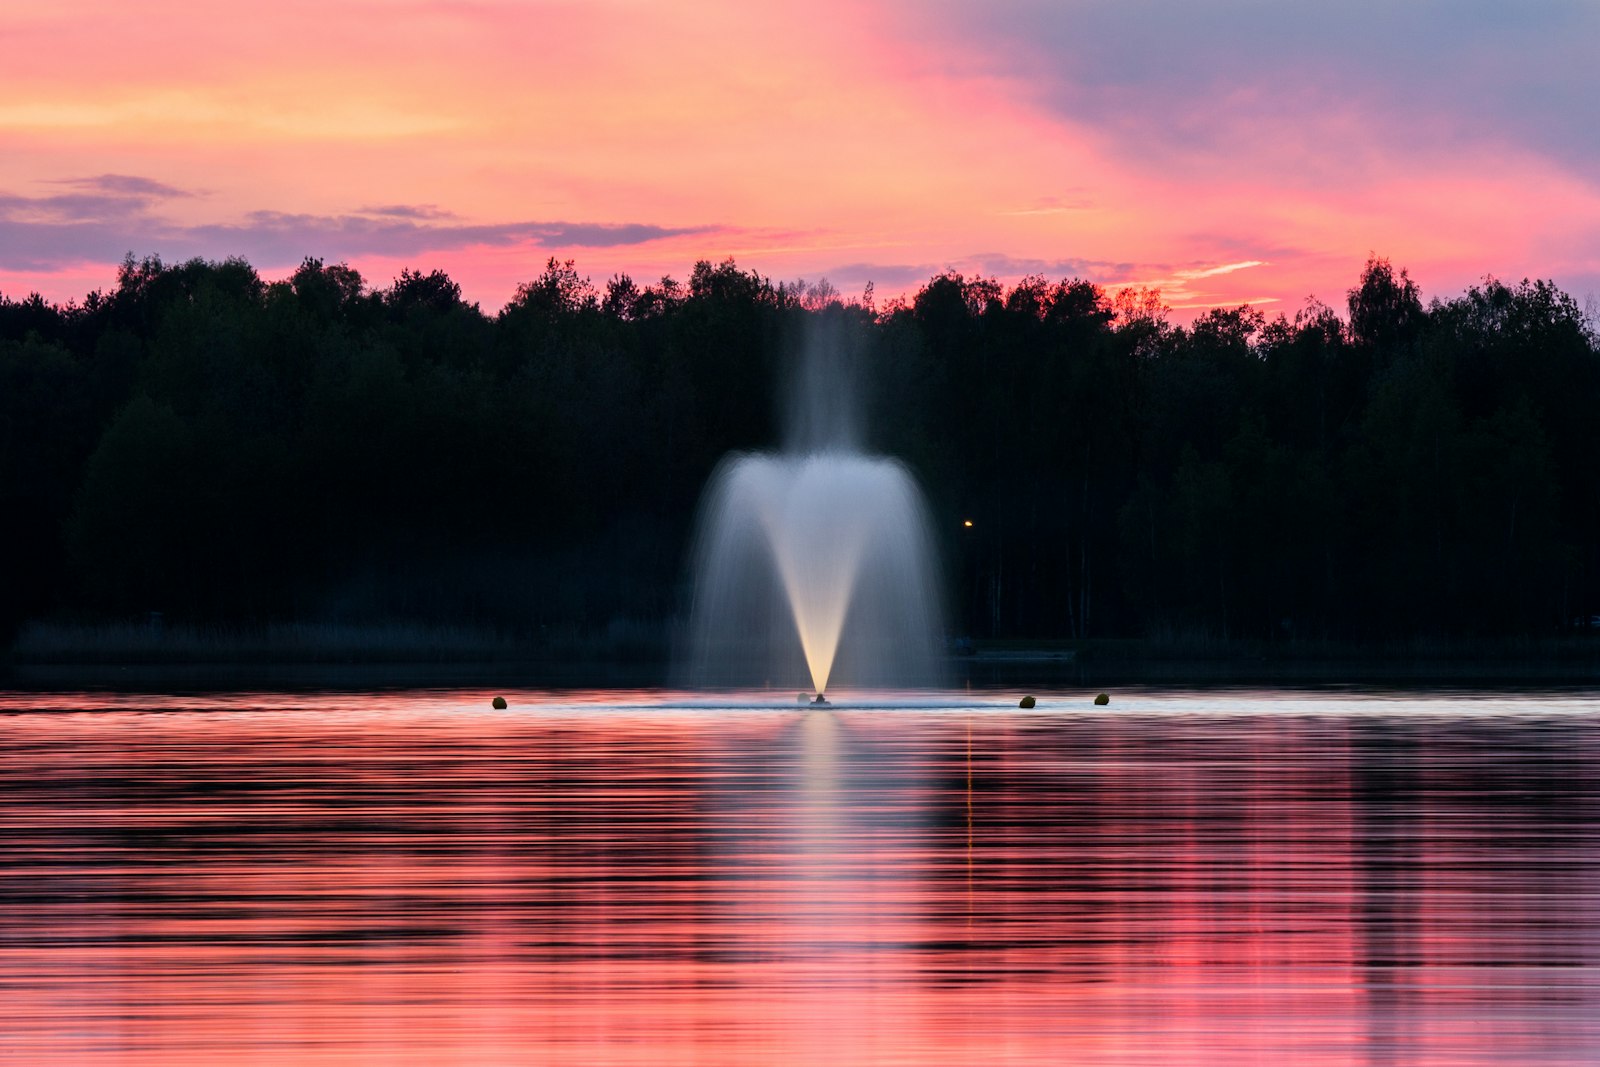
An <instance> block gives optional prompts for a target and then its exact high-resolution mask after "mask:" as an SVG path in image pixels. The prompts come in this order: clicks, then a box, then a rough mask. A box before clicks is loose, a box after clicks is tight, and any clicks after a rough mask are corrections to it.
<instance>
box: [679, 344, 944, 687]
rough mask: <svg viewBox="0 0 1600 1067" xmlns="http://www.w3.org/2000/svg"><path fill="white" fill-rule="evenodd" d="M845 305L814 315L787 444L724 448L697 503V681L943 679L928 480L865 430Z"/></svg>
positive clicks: (819, 683)
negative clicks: (727, 452)
mask: <svg viewBox="0 0 1600 1067" xmlns="http://www.w3.org/2000/svg"><path fill="white" fill-rule="evenodd" d="M855 366H856V361H855V360H853V359H852V358H851V350H850V348H849V346H848V345H847V344H846V343H845V341H844V337H843V328H842V327H841V326H840V325H839V323H838V322H837V318H836V317H835V319H833V320H830V319H829V318H828V317H827V316H824V317H823V319H822V321H820V322H818V323H814V324H813V327H812V332H811V335H810V336H809V337H808V339H807V344H806V345H805V346H804V349H803V351H802V353H801V355H800V357H799V360H798V374H797V379H798V380H797V381H796V382H795V383H794V388H792V389H791V391H790V400H791V403H790V405H789V410H788V419H787V422H786V427H785V437H784V447H783V449H782V450H780V451H778V452H774V453H745V454H735V455H732V456H729V457H728V458H727V459H726V460H724V461H723V463H722V464H721V466H719V467H718V469H717V471H716V473H715V474H714V475H713V476H712V479H711V482H710V484H709V486H708V488H707V490H706V496H705V499H704V502H703V503H702V506H701V514H700V529H699V536H698V539H697V550H696V558H695V599H694V608H693V613H692V618H691V640H692V653H693V665H692V673H691V681H692V682H693V683H694V684H696V685H702V686H742V685H776V686H785V687H789V688H791V689H792V688H793V687H795V686H797V685H799V684H801V682H802V681H804V680H809V683H810V686H811V691H812V692H814V693H815V694H816V697H817V702H819V703H821V702H824V701H823V694H824V693H826V692H827V691H828V689H829V687H830V686H835V687H837V686H840V685H843V686H849V687H921V686H933V685H937V684H939V683H940V682H941V681H942V673H943V672H942V670H941V668H940V656H939V649H938V635H939V632H940V596H939V586H938V582H937V578H936V568H935V566H934V551H933V546H932V541H931V539H930V537H929V533H928V521H927V516H926V512H925V508H924V505H923V502H922V494H921V492H920V491H919V490H918V489H917V485H916V482H915V480H914V479H913V478H912V477H911V475H910V473H909V472H908V471H907V470H906V468H905V467H904V465H902V464H901V463H900V462H899V461H897V460H894V459H891V458H888V457H884V456H877V455H871V454H869V453H868V452H866V451H865V449H864V448H863V446H862V444H861V438H860V432H859V431H860V419H859V416H858V406H857V396H856V392H857V391H856V389H855V388H854V379H855V375H854V373H853V372H854V369H855Z"/></svg>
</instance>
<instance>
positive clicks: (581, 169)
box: [0, 0, 1600, 314]
mask: <svg viewBox="0 0 1600 1067" xmlns="http://www.w3.org/2000/svg"><path fill="white" fill-rule="evenodd" d="M1283 7H1284V5H1281V4H1267V3H1265V2H1260V0H1230V2H1228V3H1226V4H1223V3H1220V2H1219V3H1215V4H1210V5H1208V4H1199V5H1195V4H1179V3H1178V2H1177V0H1171V2H1170V3H1160V2H1155V0H1128V2H1125V3H1121V4H1117V5H1112V4H1110V3H1087V2H1078V0H1056V2H1046V0H1007V2H1006V3H1004V4H1001V5H1000V7H998V8H996V7H994V6H993V5H979V4H976V3H966V2H958V0H900V2H886V3H880V4H877V5H875V6H874V7H872V8H871V10H870V12H868V11H863V9H861V8H860V7H859V6H857V5H847V4H839V3H834V2H831V0H815V2H813V3H811V4H808V5H805V6H804V7H800V8H796V7H793V6H783V7H773V6H770V5H752V4H744V3H732V2H724V0H708V2H700V3H695V4H666V3H654V2H645V0H589V2H582V3H578V2H570V3H544V2H510V0H479V2H473V3H435V2H423V0H418V2H410V3H407V2H397V0H345V2H334V3H330V2H327V0H323V2H315V3H313V2H309V0H284V2H280V3H277V4H274V5H261V6H259V7H257V6H250V7H245V6H243V5H240V6H238V7H233V6H232V5H230V6H229V9H228V10H225V11H224V10H215V11H205V13H203V14H196V12H197V11H199V10H201V9H195V8H194V7H193V6H192V5H183V6H182V7H180V6H179V5H177V4H172V3H167V2H165V0H152V2H150V3H146V4H141V5H125V4H111V3H104V2H99V0H57V2H55V3H53V4H51V5H33V6H32V7H31V9H30V8H23V7H13V8H12V9H11V10H10V11H8V12H6V13H4V14H0V44H3V47H4V49H5V54H6V56H7V62H6V65H5V69H4V71H3V72H0V89H3V90H4V91H3V92H0V292H4V293H5V294H6V295H8V296H12V297H20V296H22V295H24V294H26V293H27V292H28V291H30V290H37V291H39V292H41V293H43V294H44V295H45V296H46V297H48V298H50V299H53V300H66V299H70V298H74V297H81V296H82V295H83V294H84V293H85V292H87V291H88V290H90V289H92V288H97V287H105V286H108V285H110V284H112V282H113V278H114V271H115V265H116V263H117V262H118V261H119V260H120V259H121V258H122V255H123V254H124V253H126V252H130V251H131V252H133V253H135V254H137V255H146V254H151V253H155V254H159V255H161V256H162V257H163V258H165V259H167V260H169V261H171V260H181V259H184V258H188V257H190V256H193V255H204V256H206V257H208V258H220V257H223V256H227V255H242V256H244V257H246V258H247V259H249V260H250V261H251V262H252V263H254V264H255V265H256V266H257V267H258V268H259V269H260V270H261V271H262V273H263V274H264V275H266V276H267V277H269V278H270V277H276V276H280V275H282V274H283V273H285V272H286V271H287V270H289V269H291V268H293V267H294V266H295V265H296V264H297V263H298V262H299V261H300V260H301V259H302V258H303V257H304V256H307V255H315V256H319V257H321V258H323V259H325V260H328V261H338V260H344V261H347V262H349V263H351V264H352V265H354V266H356V267H357V268H359V269H360V270H361V271H362V273H363V274H364V275H365V276H366V277H367V279H368V280H369V282H371V283H373V284H375V285H385V284H387V283H388V282H389V281H390V280H392V279H393V277H394V276H395V274H397V273H398V272H399V270H400V268H402V267H406V266H409V267H416V268H420V269H433V268H442V269H444V270H446V271H448V272H449V273H450V274H451V275H452V276H453V277H455V278H456V279H457V280H458V281H460V282H461V283H462V285H463V287H464V289H465V290H466V292H467V295H468V296H469V297H470V298H471V299H474V300H477V301H480V302H481V303H482V304H483V305H484V307H485V308H486V309H491V310H492V309H494V308H498V307H499V306H500V305H501V304H502V303H504V302H505V300H506V299H508V298H509V297H510V295H511V294H512V292H513V290H514V289H515V287H516V285H517V283H518V282H521V281H525V280H528V279H530V278H532V277H534V276H535V275H537V274H538V273H539V271H540V270H541V268H542V266H543V264H544V262H545V260H546V259H547V258H549V257H550V256H556V257H559V258H561V259H567V258H571V259H574V260H576V261H577V265H578V267H579V269H580V271H582V272H583V273H585V274H587V275H589V276H591V277H592V278H593V279H594V280H595V281H596V282H597V283H599V282H603V281H604V280H605V279H606V278H607V277H609V276H610V275H611V274H613V273H617V272H626V273H629V274H631V275H632V276H633V277H635V278H636V279H638V280H640V281H649V280H654V279H656V278H658V277H660V276H661V275H663V274H673V275H675V276H678V277H680V278H682V277H684V276H685V275H687V274H688V272H689V269H690V268H691V266H692V265H693V263H694V262H695V261H696V260H698V259H711V260H714V261H720V260H722V259H724V258H727V257H730V256H731V257H733V258H734V259H735V260H736V261H737V262H738V263H739V264H740V266H742V267H744V268H746V269H752V270H756V271H759V272H760V273H762V274H765V275H768V276H770V277H772V278H774V279H777V280H794V279H800V278H804V279H806V280H808V281H816V280H818V279H820V278H827V279H828V280H829V281H831V282H832V283H833V284H834V285H835V286H837V287H838V288H839V289H840V290H841V291H843V292H844V293H846V294H854V293H859V292H860V291H861V288H862V287H863V286H864V285H865V283H866V282H867V281H869V280H870V281H872V282H874V283H875V287H876V291H877V293H878V295H879V297H880V298H883V297H886V296H893V295H896V294H900V293H905V292H909V291H914V290H915V289H916V288H917V287H918V286H919V285H920V284H921V283H922V282H924V281H926V280H927V279H928V277H930V276H931V275H933V274H934V273H937V272H938V271H940V270H943V269H946V268H955V269H957V270H961V271H964V272H967V273H973V272H981V273H983V274H986V275H994V276H998V277H999V278H1000V279H1001V280H1003V281H1006V282H1010V281H1014V280H1015V279H1017V278H1018V277H1021V276H1022V275H1024V274H1029V273H1041V274H1044V275H1046V276H1047V277H1050V278H1052V279H1055V278H1061V277H1067V276H1076V277H1084V278H1088V279H1089V280H1092V281H1095V282H1099V283H1101V284H1104V285H1107V286H1110V287H1115V286H1117V285H1119V284H1127V283H1136V284H1143V285H1150V286H1156V287H1159V288H1160V289H1161V290H1162V292H1163V295H1164V296H1165V298H1166V300H1167V301H1168V302H1169V303H1170V304H1172V305H1173V306H1174V307H1176V308H1179V309H1191V310H1192V309H1194V308H1198V307H1204V306H1207V305H1215V304H1229V305H1231V304H1237V303H1239V302H1243V301H1250V302H1258V303H1260V305H1261V306H1262V307H1263V309H1264V310H1267V311H1269V312H1273V311H1277V310H1283V311H1285V312H1288V313H1291V314H1292V313H1293V311H1294V310H1295V309H1296V308H1298V307H1300V306H1301V305H1302V304H1303V303H1304V301H1305V299H1306V298H1307V297H1308V296H1311V295H1316V296H1317V297H1320V298H1321V299H1322V300H1324V301H1326V302H1327V303H1329V304H1332V305H1334V306H1335V307H1342V305H1343V298H1344V292H1345V290H1346V289H1348V288H1349V287H1350V285H1351V284H1353V283H1354V281H1355V280H1356V278H1357V276H1358V274H1359V272H1360V269H1361V265H1362V263H1363V262H1364V261H1365V259H1366V258H1367V256H1368V254H1369V253H1374V252H1375V253H1377V254H1379V255H1385V256H1388V257H1390V258H1391V259H1392V260H1393V261H1394V262H1395V263H1396V264H1397V265H1402V266H1405V267H1407V268H1409V269H1410V271H1411V273H1412V275H1413V276H1414V277H1415V278H1417V279H1418V281H1419V282H1420V283H1421V284H1422V285H1423V287H1424V290H1425V292H1427V293H1429V294H1430V295H1433V294H1437V295H1443V296H1450V295H1453V294H1455V293H1457V292H1459V291H1460V290H1461V289H1462V288H1464V287H1465V286H1467V285H1469V284H1471V283H1473V282H1474V281H1476V280H1478V279H1479V278H1481V277H1482V276H1484V275H1485V274H1493V275H1495V276H1497V277H1501V278H1504V279H1507V280H1513V281H1514V280H1519V279H1520V278H1522V277H1524V276H1533V277H1547V278H1551V279H1553V280H1554V281H1555V282H1556V283H1557V284H1558V285H1560V286H1562V287H1563V288H1565V289H1567V290H1568V291H1569V292H1571V293H1573V295H1574V296H1576V297H1577V298H1578V299H1579V301H1580V302H1582V301H1583V300H1584V299H1585V298H1586V297H1588V296H1589V295H1590V294H1592V293H1594V292H1596V291H1597V290H1600V179H1597V178H1596V175H1600V138H1597V135H1596V134H1595V132H1594V130H1593V126H1592V122H1591V121H1590V118H1589V115H1588V112H1589V110H1590V104H1589V102H1590V101H1592V100H1593V99H1596V98H1600V75H1596V74H1595V73H1593V72H1592V68H1593V67H1594V66H1595V65H1594V64H1592V62H1590V60H1589V59H1588V58H1586V57H1592V56H1593V55H1595V54H1600V32H1597V27H1600V17H1597V16H1596V15H1594V14H1593V13H1592V12H1593V7H1592V5H1585V4H1583V3H1581V2H1577V0H1572V2H1563V0H1552V2H1551V3H1550V4H1549V5H1548V6H1547V7H1545V8H1542V9H1541V13H1540V14H1539V15H1537V16H1531V15H1524V16H1519V18H1520V21H1518V22H1516V23H1514V24H1511V23H1507V22H1505V20H1504V17H1503V16H1501V15H1496V14H1494V11H1496V10H1498V9H1491V8H1489V7H1487V6H1482V7H1478V6H1473V5H1467V6H1465V7H1463V8H1462V9H1461V10H1459V11H1456V10H1452V11H1451V12H1449V13H1445V12H1442V11H1436V12H1435V13H1434V14H1433V15H1432V16H1431V17H1432V18H1433V19H1436V20H1438V24H1437V25H1435V24H1433V23H1431V22H1429V21H1428V19H1427V18H1426V17H1424V16H1421V15H1416V14H1411V15H1395V14H1393V12H1392V11H1391V9H1390V8H1389V7H1388V6H1385V5H1380V4H1377V3H1368V2H1366V0H1361V2H1356V3H1352V4H1349V5H1343V6H1341V8H1340V11H1339V13H1338V14H1337V15H1329V14H1327V13H1321V14H1315V15H1313V14H1306V13H1298V14H1297V13H1295V12H1294V11H1293V10H1291V11H1290V12H1287V13H1286V12H1284V11H1283V10H1282V8H1283ZM1289 7H1290V8H1291V9H1293V8H1294V7H1295V5H1289Z"/></svg>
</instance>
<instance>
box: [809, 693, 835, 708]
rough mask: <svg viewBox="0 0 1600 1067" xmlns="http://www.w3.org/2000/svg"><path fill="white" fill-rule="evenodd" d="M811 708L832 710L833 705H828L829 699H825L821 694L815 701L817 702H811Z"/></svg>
mask: <svg viewBox="0 0 1600 1067" xmlns="http://www.w3.org/2000/svg"><path fill="white" fill-rule="evenodd" d="M811 706H812V707H814V708H831V707H833V705H832V704H830V703H828V700H827V698H826V697H824V696H823V695H822V694H821V693H818V694H817V699H815V700H813V701H812V702H811Z"/></svg>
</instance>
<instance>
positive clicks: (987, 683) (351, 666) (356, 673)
mask: <svg viewBox="0 0 1600 1067" xmlns="http://www.w3.org/2000/svg"><path fill="white" fill-rule="evenodd" d="M680 643H681V638H680V635H679V634H678V632H677V630H676V629H675V628H674V627H672V626H670V625H662V624H656V625H649V624H634V623H626V624H618V623H613V624H611V625H610V626H607V627H605V628H603V629H600V630H598V631H587V632H586V631H580V630H579V629H577V628H576V627H571V628H561V629H558V630H553V631H552V630H546V631H543V632H540V633H537V634H514V633H509V632H506V631H502V630H495V629H490V628H483V627H473V626H462V625H427V624H412V623H393V624H376V625H355V624H330V623H285V624H272V625H266V626H253V627H242V626H241V627H194V626H187V625H169V626H161V625H152V624H149V623H113V624H67V623H34V624H31V625H30V626H28V627H26V628H24V630H23V631H22V633H21V634H20V635H19V637H18V639H17V640H16V641H15V642H14V643H13V645H12V646H11V647H10V649H8V650H7V651H6V653H5V655H4V656H3V657H0V686H5V687H13V686H20V687H22V688H30V689H35V688H59V687H69V688H70V687H76V686H89V687H97V688H121V687H128V688H133V689H139V688H145V687H152V686H155V687H160V686H168V687H170V686H184V687H191V688H238V687H241V686H246V687H255V686H262V687H271V686H288V687H290V688H307V687H317V688H320V687H330V688H399V687H423V688H426V687H443V686H451V687H453V686H476V685H496V686H502V687H516V686H521V687H525V688H601V689H604V688H630V689H634V688H668V687H671V686H672V683H673V681H674V678H673V675H674V670H673V663H674V660H675V657H674V655H673V649H674V647H676V646H677V645H678V644H680ZM945 672H946V680H947V684H948V685H950V686H951V687H953V688H961V687H963V686H966V687H974V688H982V689H1004V688H1011V687H1029V686H1032V687H1040V688H1050V687H1058V688H1080V687H1081V688H1090V689H1103V688H1105V687H1107V686H1112V685H1163V686H1184V685H1187V686H1248V685H1266V686H1284V685H1288V686H1309V687H1327V686H1338V685H1384V684H1390V685H1403V686H1434V687H1451V686H1456V687H1459V686H1465V685H1490V686H1507V687H1509V686H1516V685H1520V684H1532V685H1537V684H1557V685H1564V686H1573V685H1596V686H1600V633H1591V632H1580V633H1571V634H1561V635H1557V636H1553V637H1545V638H1526V637H1524V638H1496V639H1473V640H1446V639H1440V638H1415V639H1408V640H1395V641H1382V642H1380V641H1366V642H1354V641H1342V642H1340V641H1295V642H1276V643H1268V642H1259V641H1249V640H1230V641H1223V640H1220V639H1206V638H1192V637H1191V638H1177V639H1172V638H1160V639H1137V638H1130V639H1093V640H1086V641H1070V640H1058V641H1048V640H1040V641H977V642H961V643H960V646H959V651H956V652H952V653H951V654H950V655H948V656H947V657H946V659H945Z"/></svg>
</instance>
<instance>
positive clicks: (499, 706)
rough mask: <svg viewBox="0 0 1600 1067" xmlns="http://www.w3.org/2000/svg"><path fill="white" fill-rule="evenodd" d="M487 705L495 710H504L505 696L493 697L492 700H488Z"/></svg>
mask: <svg viewBox="0 0 1600 1067" xmlns="http://www.w3.org/2000/svg"><path fill="white" fill-rule="evenodd" d="M489 706H490V707H492V708H494V710H495V711H505V710H506V698H505V697H495V698H494V699H493V700H491V701H489Z"/></svg>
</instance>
